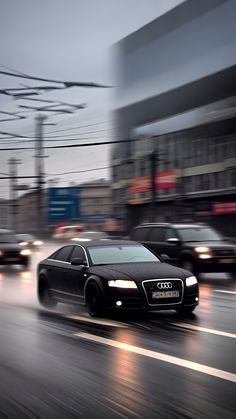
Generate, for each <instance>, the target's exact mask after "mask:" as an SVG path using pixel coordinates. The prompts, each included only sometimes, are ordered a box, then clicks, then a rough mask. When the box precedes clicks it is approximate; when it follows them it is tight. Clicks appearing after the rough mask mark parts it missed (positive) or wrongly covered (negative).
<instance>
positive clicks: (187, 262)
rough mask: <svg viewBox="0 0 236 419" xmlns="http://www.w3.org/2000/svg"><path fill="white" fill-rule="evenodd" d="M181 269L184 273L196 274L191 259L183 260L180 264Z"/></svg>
mask: <svg viewBox="0 0 236 419" xmlns="http://www.w3.org/2000/svg"><path fill="white" fill-rule="evenodd" d="M181 268H182V269H185V270H186V271H189V272H192V273H193V274H196V273H197V272H196V268H195V266H194V263H193V262H192V261H191V259H184V260H182V262H181Z"/></svg>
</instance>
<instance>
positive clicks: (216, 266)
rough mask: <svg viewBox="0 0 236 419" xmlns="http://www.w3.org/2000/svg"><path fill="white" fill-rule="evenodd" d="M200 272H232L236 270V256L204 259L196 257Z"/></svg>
mask: <svg viewBox="0 0 236 419" xmlns="http://www.w3.org/2000/svg"><path fill="white" fill-rule="evenodd" d="M196 268H197V270H198V271H199V272H232V271H236V257H221V258H215V257H212V258H211V259H206V260H202V259H200V258H197V259H196Z"/></svg>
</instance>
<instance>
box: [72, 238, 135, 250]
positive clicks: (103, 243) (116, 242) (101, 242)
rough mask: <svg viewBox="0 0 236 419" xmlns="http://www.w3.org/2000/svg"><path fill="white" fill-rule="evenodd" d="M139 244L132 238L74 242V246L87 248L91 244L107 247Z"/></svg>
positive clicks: (91, 245)
mask: <svg viewBox="0 0 236 419" xmlns="http://www.w3.org/2000/svg"><path fill="white" fill-rule="evenodd" d="M129 244H130V245H131V244H132V245H135V244H136V245H140V246H142V245H141V244H140V243H138V242H135V241H132V240H91V241H89V242H83V243H82V244H80V243H76V242H75V243H74V245H75V246H82V247H84V248H89V247H93V246H96V247H97V246H98V247H107V246H111V247H112V246H122V245H129ZM68 245H71V243H68Z"/></svg>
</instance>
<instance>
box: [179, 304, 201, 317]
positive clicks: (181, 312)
mask: <svg viewBox="0 0 236 419" xmlns="http://www.w3.org/2000/svg"><path fill="white" fill-rule="evenodd" d="M195 308H196V306H189V307H180V308H178V309H177V310H176V311H177V313H178V314H179V315H181V316H187V315H188V314H191V313H192V312H193V311H194V310H195Z"/></svg>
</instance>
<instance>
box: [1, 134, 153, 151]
mask: <svg viewBox="0 0 236 419" xmlns="http://www.w3.org/2000/svg"><path fill="white" fill-rule="evenodd" d="M87 139H88V138H87ZM149 139H153V138H152V137H150V138H147V139H146V140H149ZM75 140H76V138H75ZM77 140H78V139H77ZM134 141H142V138H136V139H132V140H131V139H129V140H114V141H102V142H96V143H83V144H67V145H65V144H64V145H55V146H45V147H44V149H47V150H50V149H60V148H76V147H95V146H101V145H109V144H119V143H122V144H125V143H131V142H134ZM18 150H33V147H12V148H0V151H18Z"/></svg>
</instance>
